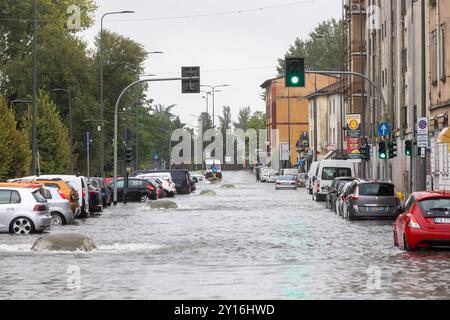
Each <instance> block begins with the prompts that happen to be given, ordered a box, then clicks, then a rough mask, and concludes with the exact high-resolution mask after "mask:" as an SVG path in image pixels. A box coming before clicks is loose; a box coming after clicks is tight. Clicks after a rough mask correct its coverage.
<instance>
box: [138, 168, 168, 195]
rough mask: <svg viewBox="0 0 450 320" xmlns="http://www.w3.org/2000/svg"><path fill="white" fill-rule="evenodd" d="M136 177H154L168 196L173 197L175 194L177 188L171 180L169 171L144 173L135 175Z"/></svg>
mask: <svg viewBox="0 0 450 320" xmlns="http://www.w3.org/2000/svg"><path fill="white" fill-rule="evenodd" d="M136 178H138V179H156V180H157V181H158V182H159V183H161V185H162V187H163V189H164V191H165V192H166V194H167V195H168V196H169V197H174V196H175V195H176V194H177V188H176V185H175V183H174V182H173V181H172V176H171V175H170V173H146V174H141V175H138V176H136Z"/></svg>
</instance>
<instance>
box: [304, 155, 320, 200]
mask: <svg viewBox="0 0 450 320" xmlns="http://www.w3.org/2000/svg"><path fill="white" fill-rule="evenodd" d="M318 166H319V162H313V163H311V167H309V170H308V179H307V180H306V190H307V191H308V192H309V194H311V195H312V194H313V186H314V182H315V180H316V174H317V167H318Z"/></svg>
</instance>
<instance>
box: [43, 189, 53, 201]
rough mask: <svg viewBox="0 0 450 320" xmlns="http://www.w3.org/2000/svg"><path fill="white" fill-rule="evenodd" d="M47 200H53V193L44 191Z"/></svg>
mask: <svg viewBox="0 0 450 320" xmlns="http://www.w3.org/2000/svg"><path fill="white" fill-rule="evenodd" d="M44 193H45V199H52V193H51V192H50V191H48V190H44Z"/></svg>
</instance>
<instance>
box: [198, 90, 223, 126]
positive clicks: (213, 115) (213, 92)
mask: <svg viewBox="0 0 450 320" xmlns="http://www.w3.org/2000/svg"><path fill="white" fill-rule="evenodd" d="M229 86H230V85H229V84H221V85H217V86H210V85H207V84H202V85H201V86H200V87H207V88H211V92H212V98H213V112H212V113H213V114H212V121H213V127H214V125H215V119H214V118H215V105H214V94H215V93H216V92H218V90H216V88H223V87H229Z"/></svg>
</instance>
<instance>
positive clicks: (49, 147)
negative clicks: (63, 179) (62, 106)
mask: <svg viewBox="0 0 450 320" xmlns="http://www.w3.org/2000/svg"><path fill="white" fill-rule="evenodd" d="M37 108H38V115H37V120H36V129H37V139H38V152H39V165H40V168H41V172H43V173H60V174H61V173H67V172H68V170H69V167H70V145H69V132H68V130H67V127H66V126H65V125H64V124H63V122H62V120H61V115H60V114H59V112H58V110H57V108H56V105H55V104H54V103H53V102H52V101H51V100H50V97H49V95H48V94H47V93H45V92H44V91H42V90H40V91H39V94H38V100H37ZM27 127H28V130H29V131H28V132H29V135H30V137H31V122H30V121H29V122H28V125H27Z"/></svg>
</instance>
